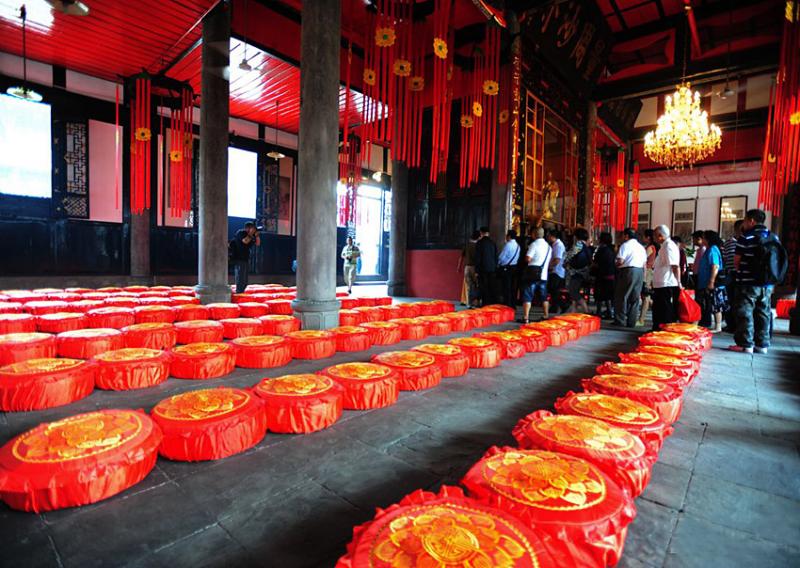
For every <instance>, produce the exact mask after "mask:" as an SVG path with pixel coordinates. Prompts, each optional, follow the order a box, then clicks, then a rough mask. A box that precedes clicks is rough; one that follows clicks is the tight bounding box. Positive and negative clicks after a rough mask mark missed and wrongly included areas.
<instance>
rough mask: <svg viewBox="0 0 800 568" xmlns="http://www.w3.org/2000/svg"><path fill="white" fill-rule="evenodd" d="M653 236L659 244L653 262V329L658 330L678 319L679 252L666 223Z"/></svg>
mask: <svg viewBox="0 0 800 568" xmlns="http://www.w3.org/2000/svg"><path fill="white" fill-rule="evenodd" d="M653 238H654V240H655V242H656V243H658V244H659V245H660V246H661V248H660V249H659V250H658V254H657V255H656V261H655V263H654V264H653V331H658V330H659V329H660V327H661V324H664V323H673V322H676V321H678V296H679V295H680V290H681V252H680V250H679V249H678V245H677V244H676V243H675V242H674V241H673V240H672V239H670V238H669V227H667V226H666V225H659V226H658V227H656V229H655V231H654V232H653Z"/></svg>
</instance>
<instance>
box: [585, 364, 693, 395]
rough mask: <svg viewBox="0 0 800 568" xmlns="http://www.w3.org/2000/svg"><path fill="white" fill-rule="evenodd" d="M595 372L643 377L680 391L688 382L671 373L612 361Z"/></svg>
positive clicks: (600, 366)
mask: <svg viewBox="0 0 800 568" xmlns="http://www.w3.org/2000/svg"><path fill="white" fill-rule="evenodd" d="M595 371H596V372H597V374H598V375H628V376H631V377H644V378H646V379H652V380H654V381H659V382H663V383H667V384H668V385H669V386H671V387H672V388H674V389H677V390H680V391H682V390H683V387H684V386H686V383H687V382H688V381H687V379H685V378H684V377H681V376H680V375H676V374H675V373H674V372H672V371H668V370H665V369H660V368H658V367H655V366H652V365H647V364H640V363H614V362H613V361H606V362H605V363H603V364H602V365H598V366H597V368H596V369H595Z"/></svg>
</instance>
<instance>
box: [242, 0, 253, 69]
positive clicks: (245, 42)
mask: <svg viewBox="0 0 800 568" xmlns="http://www.w3.org/2000/svg"><path fill="white" fill-rule="evenodd" d="M243 37H244V42H242V43H243V44H244V55H243V56H242V61H241V63H239V69H241V70H242V71H245V72H247V73H249V72H250V71H252V70H253V66H252V65H250V64H249V63H248V62H247V0H244V36H243Z"/></svg>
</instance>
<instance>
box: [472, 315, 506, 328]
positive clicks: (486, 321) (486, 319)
mask: <svg viewBox="0 0 800 568" xmlns="http://www.w3.org/2000/svg"><path fill="white" fill-rule="evenodd" d="M495 314H499V312H495ZM469 316H470V319H471V320H472V327H473V329H474V328H481V327H489V326H490V325H494V324H492V314H491V313H490V312H483V311H481V310H470V312H469ZM495 317H496V316H495Z"/></svg>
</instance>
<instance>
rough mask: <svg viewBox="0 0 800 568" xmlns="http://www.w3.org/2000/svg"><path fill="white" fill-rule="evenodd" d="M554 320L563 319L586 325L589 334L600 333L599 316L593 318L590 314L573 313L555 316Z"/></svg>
mask: <svg viewBox="0 0 800 568" xmlns="http://www.w3.org/2000/svg"><path fill="white" fill-rule="evenodd" d="M555 319H563V320H566V321H572V322H576V323H581V324H588V328H589V333H594V332H596V331H600V324H601V321H600V317H599V316H593V315H591V314H580V313H574V314H561V315H559V316H556V317H555Z"/></svg>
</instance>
